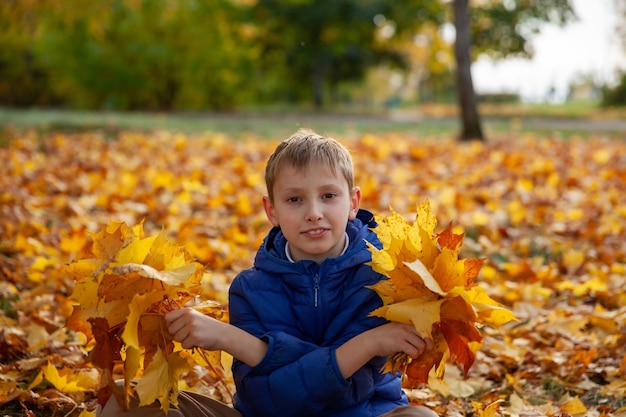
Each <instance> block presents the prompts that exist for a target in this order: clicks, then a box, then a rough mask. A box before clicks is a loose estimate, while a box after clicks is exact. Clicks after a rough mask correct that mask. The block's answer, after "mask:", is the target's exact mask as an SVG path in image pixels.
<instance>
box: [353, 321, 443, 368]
mask: <svg viewBox="0 0 626 417" xmlns="http://www.w3.org/2000/svg"><path fill="white" fill-rule="evenodd" d="M365 334H367V337H368V341H369V343H370V344H371V346H372V349H373V353H374V356H388V355H392V354H394V353H398V352H403V353H406V354H407V355H408V356H410V357H411V358H413V359H416V358H417V357H418V356H420V355H421V354H422V353H424V352H425V351H426V350H431V349H432V348H433V347H434V343H433V340H432V339H430V338H422V337H421V336H420V335H419V333H417V331H416V330H415V327H414V326H413V325H412V324H403V323H387V324H384V325H382V326H380V327H376V328H374V329H371V330H368V331H367V332H365Z"/></svg>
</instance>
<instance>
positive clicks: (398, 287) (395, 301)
mask: <svg viewBox="0 0 626 417" xmlns="http://www.w3.org/2000/svg"><path fill="white" fill-rule="evenodd" d="M376 220H377V222H378V227H377V228H375V229H374V231H375V232H376V235H377V237H378V238H379V240H380V241H381V243H382V249H377V248H375V247H374V246H373V245H372V244H371V243H369V242H368V247H369V248H370V251H371V252H372V262H371V266H372V268H373V269H374V270H375V271H377V272H379V273H381V274H383V275H385V276H386V277H388V278H389V279H385V280H381V281H380V282H378V283H377V284H375V285H373V286H371V288H372V289H374V290H375V291H376V292H377V293H378V295H379V296H380V297H381V298H382V300H383V306H382V307H380V308H378V309H376V310H374V311H373V312H372V313H371V314H372V315H375V316H379V317H384V318H386V319H388V320H390V321H394V322H400V323H409V324H410V323H412V324H413V325H414V326H415V329H416V330H417V331H418V332H419V334H420V335H421V336H422V337H424V338H431V339H432V340H433V342H434V348H433V349H432V350H430V351H427V352H424V353H423V354H422V355H421V356H419V357H418V358H417V359H415V360H413V359H411V358H410V357H408V356H407V355H406V354H396V355H392V356H390V357H389V359H388V360H387V363H386V364H385V367H384V369H383V371H394V372H395V371H398V370H400V371H402V372H403V373H404V375H405V377H406V378H405V381H406V384H407V385H408V386H409V387H411V388H412V387H415V386H416V385H418V384H421V383H427V382H428V375H429V373H430V371H431V370H432V369H433V368H434V369H435V374H436V375H437V377H439V378H443V376H444V373H445V364H446V363H447V362H448V361H453V362H454V363H455V364H456V365H457V366H459V367H461V368H462V369H463V371H464V373H465V375H467V373H468V371H469V369H470V367H471V366H472V364H473V362H474V358H475V352H476V351H477V350H478V349H479V348H480V346H481V342H482V336H481V334H480V332H479V326H481V325H490V326H493V327H499V326H500V325H502V324H504V323H507V322H509V321H511V320H517V319H516V317H515V315H514V314H513V313H512V312H510V311H509V310H507V309H506V308H504V307H503V306H502V305H501V304H499V303H498V302H496V301H494V300H493V299H492V298H491V297H489V295H488V294H487V292H486V291H485V289H484V288H482V287H480V286H479V285H477V284H476V283H475V282H474V279H475V278H476V277H477V276H478V273H479V271H480V268H481V265H482V263H483V262H484V261H485V259H475V260H462V259H459V256H458V252H459V248H460V246H461V244H462V242H463V237H464V235H463V234H455V233H453V232H452V228H451V226H448V227H447V228H446V229H445V230H443V231H442V232H440V233H437V234H435V227H436V225H437V220H436V218H435V216H434V215H433V214H432V213H431V211H430V203H429V202H428V200H426V201H425V202H424V203H423V204H421V205H419V206H418V210H417V216H416V219H415V221H414V222H413V223H412V224H410V223H408V222H407V221H406V220H405V219H404V218H403V217H402V216H401V215H399V214H398V213H395V212H392V213H391V214H390V215H389V216H386V217H381V216H377V219H376Z"/></svg>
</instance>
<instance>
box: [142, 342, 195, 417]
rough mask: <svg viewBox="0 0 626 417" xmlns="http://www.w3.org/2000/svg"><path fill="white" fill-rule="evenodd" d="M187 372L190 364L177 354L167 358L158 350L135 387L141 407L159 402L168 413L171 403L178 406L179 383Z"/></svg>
mask: <svg viewBox="0 0 626 417" xmlns="http://www.w3.org/2000/svg"><path fill="white" fill-rule="evenodd" d="M187 370H189V363H188V362H187V360H186V359H185V358H183V357H182V356H181V355H179V354H178V353H177V352H175V353H172V354H170V355H168V356H167V357H165V355H164V354H163V351H162V350H161V349H158V350H157V352H156V354H155V355H154V358H153V359H152V362H150V365H148V367H147V368H146V369H145V371H144V373H143V376H142V377H141V379H140V380H139V382H138V383H137V385H136V386H135V392H137V395H138V396H139V406H142V405H150V404H152V403H154V402H155V401H157V400H158V401H159V403H160V404H161V409H162V410H163V411H164V412H166V413H167V411H168V409H169V404H170V401H172V403H173V404H174V405H175V406H176V405H178V400H177V398H178V381H179V379H180V376H181V374H182V373H183V372H185V371H187Z"/></svg>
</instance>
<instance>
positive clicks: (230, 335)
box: [165, 308, 267, 366]
mask: <svg viewBox="0 0 626 417" xmlns="http://www.w3.org/2000/svg"><path fill="white" fill-rule="evenodd" d="M165 323H166V325H167V331H168V332H170V334H171V335H172V337H173V338H174V340H176V341H178V342H180V344H181V345H182V346H183V348H185V349H191V348H194V347H199V348H202V349H206V350H223V351H225V352H228V353H229V354H231V355H232V356H233V357H234V358H236V359H239V360H240V361H242V362H244V363H246V364H248V365H250V366H256V365H257V364H259V362H261V360H262V359H263V357H264V356H265V353H266V352H267V343H265V342H264V341H262V340H261V339H259V338H258V337H254V336H252V335H251V334H249V333H247V332H245V331H243V330H242V329H240V328H238V327H235V326H233V325H231V324H228V323H224V322H222V321H219V320H216V319H214V318H213V317H209V316H206V315H204V314H202V313H200V312H198V311H196V310H194V309H192V308H181V309H177V310H172V311H170V312H169V313H167V314H166V315H165Z"/></svg>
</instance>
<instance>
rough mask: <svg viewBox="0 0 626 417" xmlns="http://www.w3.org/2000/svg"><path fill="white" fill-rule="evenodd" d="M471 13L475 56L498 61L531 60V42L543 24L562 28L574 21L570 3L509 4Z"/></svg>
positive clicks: (524, 0)
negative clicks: (508, 59) (484, 55)
mask: <svg viewBox="0 0 626 417" xmlns="http://www.w3.org/2000/svg"><path fill="white" fill-rule="evenodd" d="M492 3H493V4H492V5H491V6H490V7H473V8H472V9H471V21H472V23H471V25H472V48H473V51H474V52H475V54H487V55H489V56H491V57H493V58H496V59H499V58H504V57H507V56H511V55H515V56H520V57H524V58H527V57H530V56H532V55H533V48H532V44H531V42H530V40H531V38H532V36H533V35H535V34H537V33H539V32H540V31H541V28H542V27H543V26H544V25H545V24H546V23H550V24H555V25H558V26H563V25H565V24H566V23H567V22H570V21H572V20H575V19H576V15H575V13H574V10H573V8H572V5H571V4H570V3H571V1H570V0H541V1H531V0H512V1H502V2H500V1H498V2H492Z"/></svg>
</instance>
